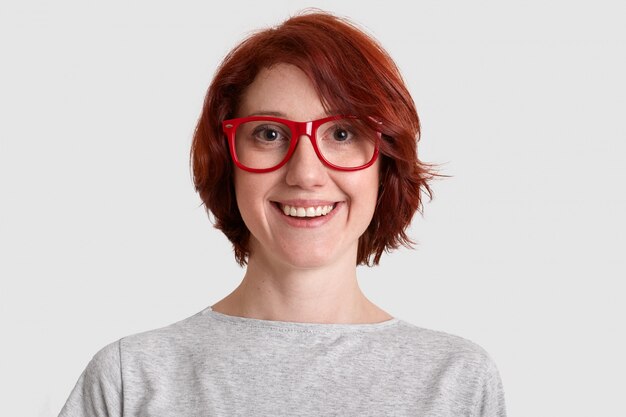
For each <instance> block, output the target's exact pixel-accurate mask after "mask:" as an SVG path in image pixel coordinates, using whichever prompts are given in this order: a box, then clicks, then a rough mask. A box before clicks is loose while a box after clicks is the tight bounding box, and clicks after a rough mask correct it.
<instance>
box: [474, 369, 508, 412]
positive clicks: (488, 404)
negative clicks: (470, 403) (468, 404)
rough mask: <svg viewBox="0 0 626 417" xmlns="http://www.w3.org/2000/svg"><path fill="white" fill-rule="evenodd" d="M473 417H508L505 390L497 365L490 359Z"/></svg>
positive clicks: (475, 403)
mask: <svg viewBox="0 0 626 417" xmlns="http://www.w3.org/2000/svg"><path fill="white" fill-rule="evenodd" d="M480 387H481V388H480V391H479V393H478V395H477V397H476V401H475V402H474V408H473V413H472V417H506V406H505V403H504V388H503V386H502V379H501V378H500V373H499V371H498V368H497V367H496V365H495V363H494V362H493V361H492V360H491V358H488V362H487V364H486V366H485V371H484V373H483V376H482V383H481V384H480Z"/></svg>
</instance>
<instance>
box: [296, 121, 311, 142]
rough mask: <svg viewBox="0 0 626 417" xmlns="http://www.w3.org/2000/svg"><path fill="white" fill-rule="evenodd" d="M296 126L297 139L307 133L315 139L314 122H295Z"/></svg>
mask: <svg viewBox="0 0 626 417" xmlns="http://www.w3.org/2000/svg"><path fill="white" fill-rule="evenodd" d="M294 127H295V128H296V131H295V133H296V140H298V138H300V136H302V135H306V136H308V137H309V139H311V140H312V139H313V122H294Z"/></svg>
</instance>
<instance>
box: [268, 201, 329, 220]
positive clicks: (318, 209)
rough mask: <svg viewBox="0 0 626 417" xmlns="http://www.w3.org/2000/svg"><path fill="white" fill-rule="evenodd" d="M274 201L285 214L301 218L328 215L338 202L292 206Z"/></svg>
mask: <svg viewBox="0 0 626 417" xmlns="http://www.w3.org/2000/svg"><path fill="white" fill-rule="evenodd" d="M272 203H273V204H274V205H276V207H278V209H279V210H280V211H282V212H283V214H284V215H285V216H290V217H299V218H316V217H321V216H326V215H327V214H328V213H330V212H331V211H333V210H334V209H335V207H336V206H337V203H333V204H329V205H322V206H311V207H299V206H290V205H288V204H281V203H278V202H276V201H273V202H272Z"/></svg>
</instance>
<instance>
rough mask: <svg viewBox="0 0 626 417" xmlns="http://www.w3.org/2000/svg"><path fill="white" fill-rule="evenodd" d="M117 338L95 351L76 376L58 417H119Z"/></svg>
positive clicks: (120, 412)
mask: <svg viewBox="0 0 626 417" xmlns="http://www.w3.org/2000/svg"><path fill="white" fill-rule="evenodd" d="M121 375H122V374H121V365H120V341H119V340H118V341H117V342H114V343H111V344H109V345H107V346H105V347H104V348H102V349H101V350H100V351H98V353H96V354H95V355H94V356H93V358H92V359H91V361H90V362H89V364H88V365H87V367H86V368H85V370H84V371H83V373H82V374H81V375H80V377H79V378H78V382H77V383H76V386H75V387H74V389H73V390H72V392H71V394H70V396H69V398H68V399H67V401H66V403H65V406H64V407H63V409H62V410H61V413H60V414H59V417H79V416H80V417H121V415H122V376H121Z"/></svg>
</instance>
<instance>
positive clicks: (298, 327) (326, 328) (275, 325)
mask: <svg viewBox="0 0 626 417" xmlns="http://www.w3.org/2000/svg"><path fill="white" fill-rule="evenodd" d="M202 313H203V314H206V315H208V316H210V317H211V318H214V319H216V320H219V321H222V322H225V323H230V324H234V325H243V326H251V327H259V328H266V329H276V330H288V331H302V332H370V331H376V330H381V329H385V328H388V327H390V326H393V325H396V324H398V322H399V319H398V318H397V317H392V318H391V319H389V320H385V321H382V322H378V323H302V322H291V321H278V320H263V319H254V318H249V317H239V316H230V315H227V314H224V313H219V312H217V311H214V310H213V306H208V307H207V308H206V309H204V311H203V312H202Z"/></svg>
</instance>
